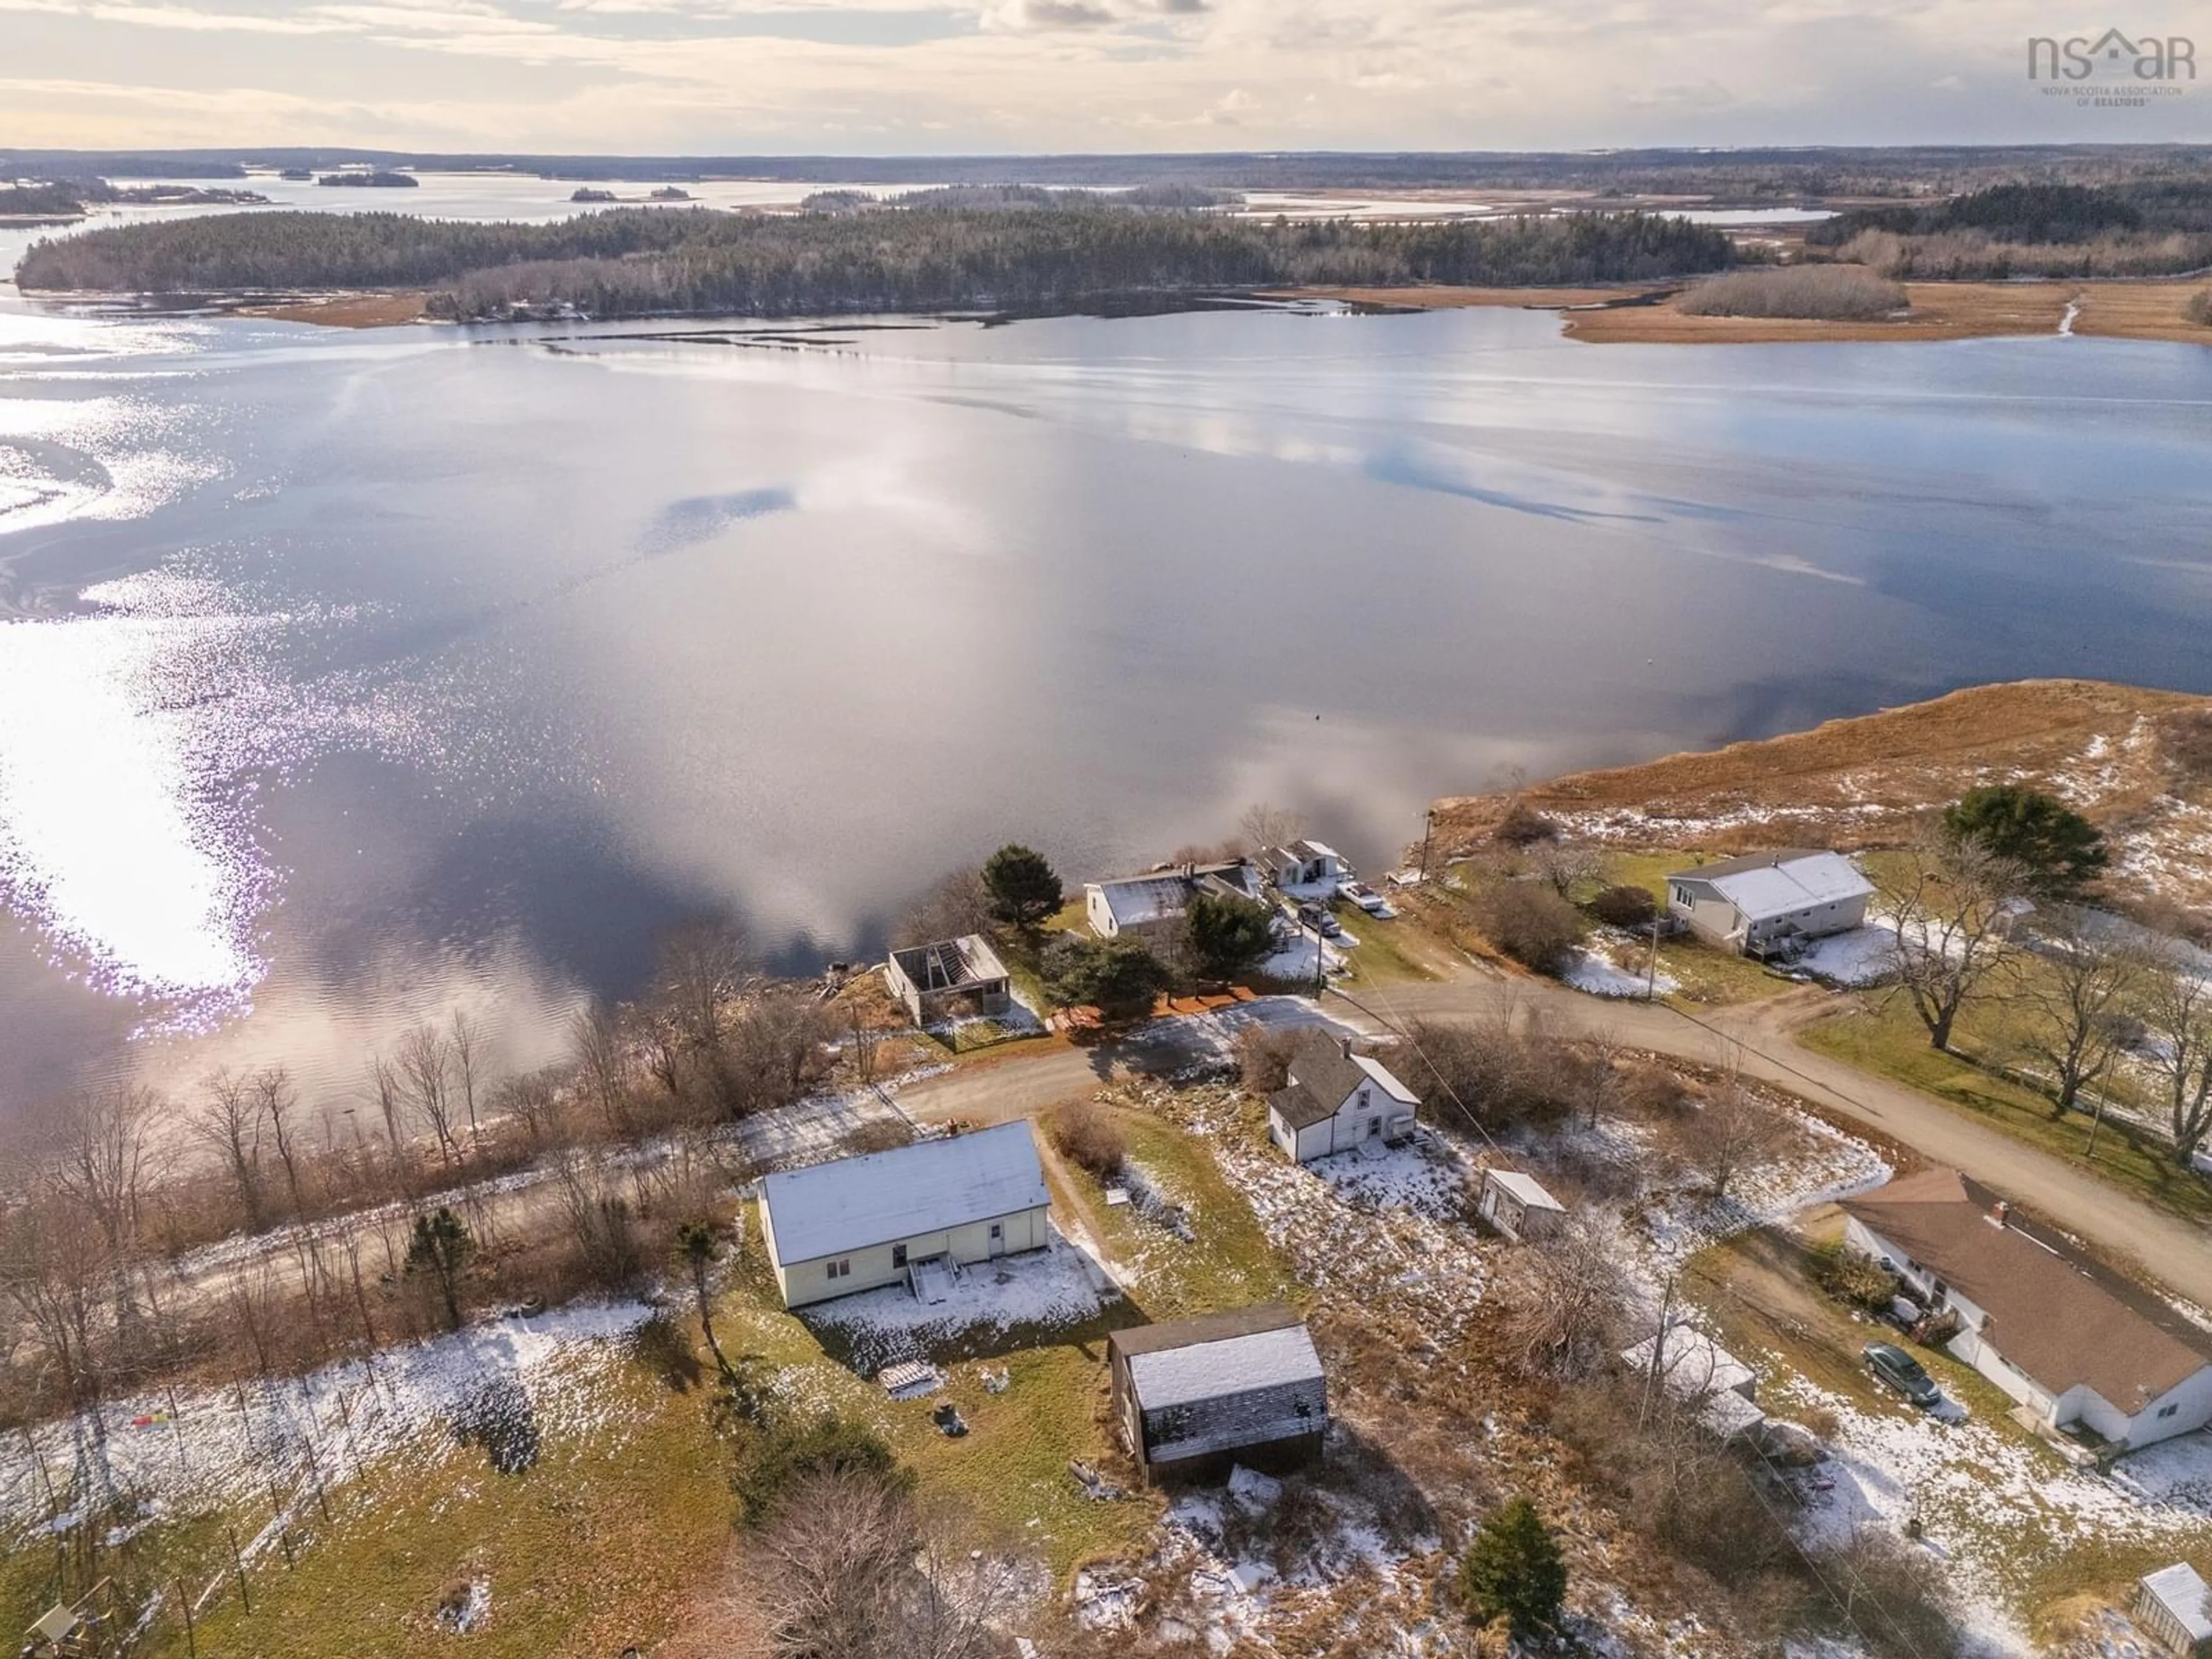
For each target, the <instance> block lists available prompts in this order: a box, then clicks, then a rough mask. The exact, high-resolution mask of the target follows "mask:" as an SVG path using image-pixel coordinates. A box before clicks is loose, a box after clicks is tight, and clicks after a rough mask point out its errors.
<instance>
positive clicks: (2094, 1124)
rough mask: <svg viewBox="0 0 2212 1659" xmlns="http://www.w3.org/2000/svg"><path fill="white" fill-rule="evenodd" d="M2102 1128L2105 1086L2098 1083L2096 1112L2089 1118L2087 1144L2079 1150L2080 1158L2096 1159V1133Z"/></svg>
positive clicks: (2103, 1122) (2103, 1123)
mask: <svg viewBox="0 0 2212 1659" xmlns="http://www.w3.org/2000/svg"><path fill="white" fill-rule="evenodd" d="M2103 1127H2105V1085H2103V1084H2101V1083H2100V1084H2099V1085H2097V1110H2096V1114H2095V1115H2094V1116H2093V1117H2091V1118H2090V1120H2089V1144H2088V1145H2087V1146H2085V1147H2083V1148H2082V1149H2081V1156H2082V1157H2084V1158H2094V1157H2096V1155H2097V1131H2098V1130H2100V1129H2101V1128H2103Z"/></svg>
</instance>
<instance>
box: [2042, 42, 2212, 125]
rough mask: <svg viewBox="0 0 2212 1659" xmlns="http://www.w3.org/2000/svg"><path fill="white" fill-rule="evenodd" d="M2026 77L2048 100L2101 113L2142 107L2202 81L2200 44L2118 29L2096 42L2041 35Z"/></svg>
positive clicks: (2172, 96) (2179, 92)
mask: <svg viewBox="0 0 2212 1659" xmlns="http://www.w3.org/2000/svg"><path fill="white" fill-rule="evenodd" d="M2027 78H2028V79H2029V80H2030V81H2033V82H2035V83H2036V84H2037V87H2038V89H2039V90H2040V91H2041V92H2042V94H2043V95H2044V96H2045V97H2046V98H2071V99H2072V100H2074V101H2075V103H2077V104H2080V105H2082V106H2087V107H2092V108H2097V109H2142V108H2147V107H2148V106H2149V105H2150V104H2151V103H2152V101H2153V100H2157V99H2165V98H2179V97H2180V96H2181V95H2182V94H2184V93H2185V92H2186V91H2187V90H2188V89H2189V86H2190V84H2191V83H2192V82H2195V81H2196V79H2197V43H2196V42H2195V41H2194V40H2191V39H2189V38H2188V37H2187V36H2186V35H2180V34H2167V35H2157V34H2145V35H2141V36H2138V37H2137V38H2136V39H2135V40H2130V39H2129V38H2128V37H2127V36H2126V35H2124V34H2123V33H2120V32H2119V30H2118V29H2106V31H2105V32H2104V33H2102V34H2100V35H2098V36H2097V37H2095V38H2094V39H2091V38H2090V37H2089V36H2088V35H2086V34H2075V35H2069V36H2068V37H2067V38H2066V39H2065V40H2060V39H2058V38H2057V36H2055V35H2049V34H2039V35H2037V36H2035V37H2034V38H2033V39H2032V40H2029V41H2028V43H2027Z"/></svg>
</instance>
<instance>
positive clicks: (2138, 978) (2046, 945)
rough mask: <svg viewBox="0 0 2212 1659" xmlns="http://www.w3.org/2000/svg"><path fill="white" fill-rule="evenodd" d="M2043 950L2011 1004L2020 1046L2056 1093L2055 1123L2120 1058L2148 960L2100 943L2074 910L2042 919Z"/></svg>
mask: <svg viewBox="0 0 2212 1659" xmlns="http://www.w3.org/2000/svg"><path fill="white" fill-rule="evenodd" d="M2035 932H2036V935H2037V937H2038V939H2039V941H2040V942H2041V945H2042V946H2043V948H2042V949H2040V950H2038V951H2034V952H2033V953H2032V954H2028V955H2025V956H2023V957H2021V971H2020V972H2019V974H2018V975H2015V982H2014V987H2013V992H2012V995H2013V1000H2014V1004H2015V1006H2016V1007H2017V1008H2018V1009H2019V1010H2020V1011H2021V1012H2022V1013H2024V1014H2026V1015H2027V1027H2026V1030H2025V1031H2024V1033H2023V1035H2022V1037H2021V1047H2022V1048H2024V1049H2025V1050H2026V1051H2027V1053H2028V1054H2030V1055H2032V1056H2033V1058H2034V1059H2036V1060H2039V1061H2040V1062H2041V1063H2042V1064H2043V1065H2044V1066H2045V1067H2047V1068H2048V1069H2049V1071H2050V1073H2051V1078H2052V1080H2053V1081H2054V1082H2055V1083H2056V1084H2057V1104H2056V1106H2055V1107H2054V1108H2053V1113H2052V1115H2054V1116H2057V1117H2063V1116H2065V1115H2066V1114H2067V1113H2069V1112H2070V1111H2072V1110H2073V1109H2074V1107H2075V1102H2076V1100H2077V1099H2078V1098H2079V1097H2080V1095H2081V1091H2082V1089H2083V1088H2085V1087H2086V1086H2087V1085H2090V1084H2092V1083H2094V1082H2095V1081H2096V1080H2097V1079H2099V1078H2100V1077H2102V1076H2104V1075H2105V1073H2106V1072H2107V1071H2108V1070H2110V1069H2111V1067H2112V1062H2113V1061H2114V1060H2116V1059H2118V1057H2119V1052H2120V1039H2121V1037H2122V1036H2123V1034H2124V1028H2125V1021H2124V1018H2123V1016H2124V1012H2125V1010H2126V1008H2127V1006H2128V1003H2129V1000H2130V997H2131V996H2132V995H2133V994H2134V992H2135V989H2136V987H2137V986H2138V985H2139V984H2140V983H2141V982H2142V976H2143V962H2142V953H2141V952H2140V951H2134V950H2130V949H2129V948H2128V947H2126V946H2125V945H2118V944H2115V943H2113V942H2112V941H2111V940H2109V939H2105V938H2103V937H2100V935H2099V933H2097V931H2096V930H2095V929H2094V928H2093V927H2092V926H2090V924H2089V921H2088V918H2087V917H2086V916H2085V915H2083V913H2082V912H2081V910H2080V909H2079V908H2076V907H2075V906H2072V905H2052V906H2048V907H2046V908H2045V909H2044V910H2042V911H2040V912H2039V913H2038V914H2037V915H2036V919H2035Z"/></svg>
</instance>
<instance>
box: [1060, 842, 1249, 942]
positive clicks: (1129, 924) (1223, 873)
mask: <svg viewBox="0 0 2212 1659" xmlns="http://www.w3.org/2000/svg"><path fill="white" fill-rule="evenodd" d="M1261 891H1262V888H1261V882H1260V872H1259V870H1258V868H1257V867H1256V866H1254V865H1252V864H1250V863H1249V862H1247V861H1246V860H1243V859H1231V860H1228V861H1227V862H1225V863H1221V864H1172V865H1166V866H1162V867H1161V868H1159V869H1158V870H1148V871H1146V872H1145V873H1144V874H1143V875H1141V876H1117V877H1114V878H1110V879H1109V880H1105V881H1093V882H1086V883H1085V884H1084V888H1083V914H1084V918H1085V921H1089V922H1090V924H1091V932H1092V933H1096V934H1097V935H1098V937H1099V938H1101V939H1114V938H1117V937H1119V936H1120V935H1121V934H1123V933H1134V934H1139V935H1143V934H1146V933H1152V934H1162V933H1170V932H1172V931H1173V930H1174V929H1176V928H1177V927H1181V926H1182V919H1183V915H1184V913H1185V912H1187V911H1188V909H1189V908H1190V902H1191V900H1193V899H1194V898H1195V897H1197V896H1199V895H1200V893H1206V892H1212V893H1225V894H1228V895H1230V896H1233V897H1237V898H1246V899H1254V900H1257V899H1258V898H1259V897H1260V896H1261Z"/></svg>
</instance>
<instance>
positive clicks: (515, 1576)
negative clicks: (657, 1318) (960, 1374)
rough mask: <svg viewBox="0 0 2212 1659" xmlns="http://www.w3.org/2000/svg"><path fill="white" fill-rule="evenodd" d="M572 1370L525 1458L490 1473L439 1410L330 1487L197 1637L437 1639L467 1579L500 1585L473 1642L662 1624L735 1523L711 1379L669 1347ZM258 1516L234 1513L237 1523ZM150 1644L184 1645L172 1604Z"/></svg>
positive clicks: (632, 1633) (267, 1649)
mask: <svg viewBox="0 0 2212 1659" xmlns="http://www.w3.org/2000/svg"><path fill="white" fill-rule="evenodd" d="M671 1378H673V1379H674V1382H671ZM569 1381H571V1382H573V1383H576V1384H577V1385H578V1386H580V1387H582V1388H585V1389H588V1391H589V1395H590V1399H591V1402H592V1403H591V1407H590V1410H589V1413H588V1417H587V1419H586V1421H585V1422H583V1423H581V1424H579V1423H578V1422H576V1421H575V1420H574V1419H573V1418H572V1419H570V1420H569V1421H568V1423H567V1424H565V1425H563V1426H560V1427H556V1428H553V1429H551V1430H550V1431H548V1432H547V1433H546V1435H545V1437H544V1440H543V1442H542V1443H540V1445H539V1447H538V1456H537V1458H536V1461H535V1462H532V1464H531V1465H530V1466H529V1467H528V1468H524V1469H522V1470H521V1471H520V1473H516V1474H499V1473H496V1472H495V1471H494V1469H493V1468H491V1467H490V1465H489V1462H488V1461H487V1456H486V1454H485V1452H484V1450H483V1449H481V1448H480V1447H477V1446H467V1445H462V1444H459V1443H457V1442H456V1441H454V1440H453V1438H452V1437H450V1436H449V1435H448V1434H447V1433H446V1432H444V1431H441V1429H439V1428H436V1427H428V1428H426V1429H425V1430H424V1431H423V1435H422V1440H421V1443H419V1444H418V1446H417V1447H416V1448H415V1449H413V1450H412V1451H411V1452H410V1453H408V1454H404V1455H402V1456H401V1457H400V1458H398V1459H397V1460H395V1462H396V1463H397V1465H398V1467H385V1468H377V1469H373V1470H372V1471H371V1472H370V1474H369V1475H368V1479H366V1480H361V1481H356V1483H354V1484H353V1485H351V1486H347V1487H345V1488H343V1489H342V1490H341V1491H340V1492H337V1493H335V1494H334V1495H333V1496H332V1498H331V1516H332V1521H331V1523H330V1524H327V1525H326V1524H325V1522H323V1521H322V1519H321V1517H320V1516H319V1515H318V1514H316V1513H315V1512H314V1510H313V1509H312V1507H311V1508H310V1509H309V1510H308V1511H307V1513H306V1514H305V1515H304V1516H301V1520H300V1524H299V1526H298V1527H297V1528H296V1529H295V1549H294V1553H293V1559H292V1561H291V1564H290V1565H287V1564H286V1561H285V1559H284V1556H283V1554H282V1553H280V1552H278V1551H276V1550H274V1549H271V1550H269V1551H266V1552H264V1553H263V1554H262V1556H261V1557H260V1558H259V1559H258V1560H256V1561H255V1562H253V1563H252V1565H250V1566H249V1567H248V1569H247V1574H248V1583H249V1585H250V1587H251V1590H252V1609H251V1611H248V1610H247V1609H246V1607H245V1606H244V1605H243V1604H242V1603H241V1601H240V1598H239V1595H238V1594H237V1591H236V1589H235V1588H234V1585H233V1584H232V1583H229V1582H228V1580H226V1581H225V1582H224V1583H223V1586H222V1590H221V1592H220V1595H219V1596H218V1598H217V1600H216V1601H215V1603H214V1604H213V1605H212V1606H210V1607H208V1608H207V1609H206V1610H205V1611H204V1613H201V1614H200V1615H199V1617H198V1623H197V1632H196V1633H195V1634H196V1640H197V1648H198V1650H199V1651H200V1652H201V1653H204V1654H218V1653H219V1654H239V1655H253V1656H257V1659H280V1656H282V1659H353V1656H356V1655H361V1654H368V1653H375V1654H380V1655H381V1654H392V1655H410V1654H430V1653H443V1652H446V1651H447V1650H448V1649H449V1646H450V1644H451V1643H452V1642H453V1639H454V1638H453V1633H452V1632H450V1631H448V1630H446V1629H443V1628H441V1626H440V1625H439V1623H438V1620H437V1611H438V1607H439V1606H440V1603H441V1599H442V1598H444V1597H446V1596H447V1595H448V1593H449V1592H450V1591H452V1590H453V1589H454V1588H455V1587H456V1586H457V1585H465V1583H466V1582H467V1581H468V1580H470V1579H471V1578H482V1579H483V1580H485V1581H487V1582H488V1583H489V1589H490V1595H491V1602H490V1613H489V1618H488V1619H487V1620H485V1621H484V1623H483V1626H481V1627H480V1628H479V1629H477V1631H476V1632H473V1633H472V1634H471V1636H470V1638H469V1645H470V1651H471V1653H476V1654H482V1655H493V1656H496V1655H507V1656H513V1659H528V1656H534V1655H546V1654H569V1655H576V1656H579V1659H581V1656H594V1659H596V1656H599V1655H604V1654H609V1653H617V1652H620V1651H621V1650H622V1649H623V1647H624V1646H625V1645H626V1644H631V1643H636V1644H641V1645H649V1644H652V1643H653V1642H656V1641H658V1640H659V1639H660V1638H662V1637H664V1636H665V1635H666V1634H667V1632H668V1631H669V1629H670V1628H671V1624H672V1622H673V1620H674V1618H675V1615H676V1613H677V1612H678V1609H679V1608H680V1607H682V1605H683V1604H684V1601H685V1599H686V1597H687V1596H688V1595H689V1593H690V1590H691V1589H692V1587H693V1586H694V1584H695V1583H696V1582H697V1580H698V1578H699V1577H700V1575H701V1574H702V1571H705V1570H707V1569H708V1567H709V1566H710V1565H712V1564H713V1563H714V1560H715V1559H716V1557H717V1556H718V1554H719V1553H720V1549H721V1547H722V1546H723V1544H724V1542H725V1541H726V1540H727V1539H728V1537H729V1535H730V1524H731V1516H732V1498H731V1497H730V1492H729V1488H728V1486H727V1478H726V1454H725V1452H724V1450H723V1448H722V1447H721V1445H720V1443H718V1442H717V1440H716V1439H715V1437H714V1434H713V1432H712V1431H711V1430H710V1429H709V1427H708V1421H707V1417H706V1413H705V1412H704V1410H703V1409H702V1407H703V1402H704V1396H703V1394H702V1392H701V1390H700V1389H698V1388H697V1387H696V1386H694V1385H691V1384H690V1383H688V1381H685V1380H684V1379H683V1378H682V1377H681V1376H680V1375H679V1374H678V1373H671V1372H670V1371H668V1370H665V1368H664V1367H663V1366H661V1365H660V1364H648V1363H646V1362H645V1361H644V1360H642V1359H640V1358H617V1357H613V1356H609V1357H607V1358H605V1360H604V1362H602V1363H597V1364H591V1365H589V1366H588V1367H587V1374H586V1375H583V1376H577V1377H573V1378H571V1379H569ZM678 1384H680V1385H681V1386H678ZM564 1392H566V1390H564ZM265 1518H266V1517H265V1516H262V1515H248V1516H238V1517H235V1519H236V1521H237V1523H238V1525H239V1529H240V1536H241V1537H246V1536H250V1534H251V1531H252V1527H253V1526H254V1525H255V1524H258V1522H261V1521H263V1520H265ZM202 1530H203V1533H204V1534H212V1536H204V1537H203V1539H202V1541H201V1547H199V1549H198V1550H197V1556H198V1559H197V1564H196V1570H195V1571H194V1573H193V1574H192V1575H191V1577H189V1578H188V1580H187V1582H191V1583H200V1584H204V1583H207V1582H208V1581H209V1579H210V1577H215V1576H216V1574H218V1573H220V1571H221V1570H222V1562H223V1560H224V1550H223V1546H222V1534H221V1531H220V1528H218V1527H216V1526H214V1525H212V1524H211V1523H207V1522H204V1523H203V1526H202ZM144 1651H147V1652H150V1653H155V1654H159V1655H162V1656H172V1655H182V1654H185V1652H186V1651H187V1645H186V1638H185V1630H184V1627H183V1625H182V1623H181V1622H180V1621H179V1620H174V1619H173V1618H167V1617H165V1618H164V1620H162V1621H161V1625H160V1626H158V1627H157V1630H156V1631H155V1634H154V1637H153V1639H152V1641H151V1642H150V1644H149V1647H148V1648H147V1649H145V1650H144Z"/></svg>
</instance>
